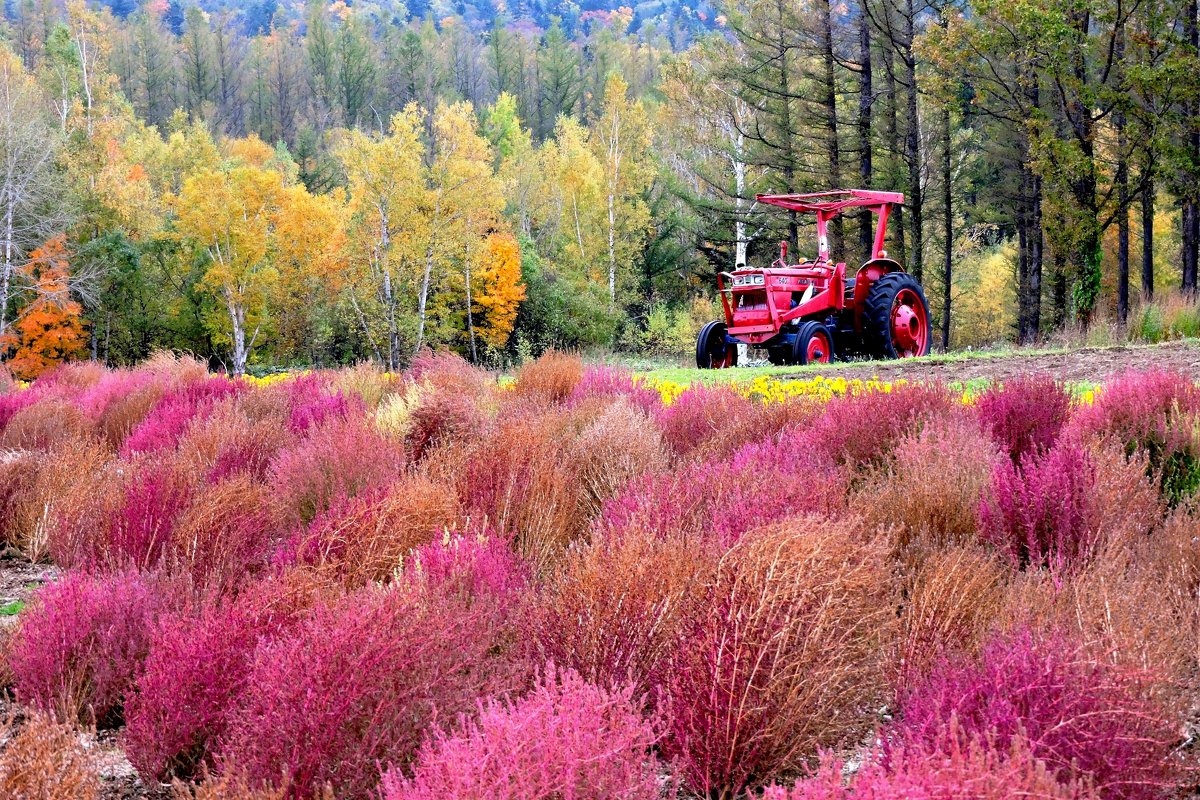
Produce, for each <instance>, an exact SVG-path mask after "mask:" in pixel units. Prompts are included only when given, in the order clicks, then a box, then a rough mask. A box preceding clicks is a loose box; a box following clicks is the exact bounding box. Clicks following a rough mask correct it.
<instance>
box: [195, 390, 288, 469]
mask: <svg viewBox="0 0 1200 800" xmlns="http://www.w3.org/2000/svg"><path fill="white" fill-rule="evenodd" d="M293 441H294V437H293V436H292V435H291V433H290V432H289V431H288V429H287V427H286V426H285V425H283V424H270V423H264V422H262V421H258V420H255V419H253V418H251V416H250V415H249V414H248V413H247V411H246V409H245V408H244V407H243V405H242V403H241V402H240V398H239V399H238V400H227V401H224V402H222V403H221V404H220V405H218V406H217V407H216V408H215V409H214V410H213V412H212V414H211V415H209V416H207V417H201V418H198V419H196V420H195V421H194V422H193V423H192V424H191V425H190V426H189V427H188V429H187V432H186V433H185V434H184V435H183V436H182V437H181V438H180V440H179V459H180V461H181V462H182V463H183V464H185V465H186V469H187V470H188V471H189V472H190V473H191V474H193V475H196V476H208V478H209V479H210V480H219V479H221V478H223V477H226V476H229V475H233V474H237V473H244V474H246V475H249V476H251V477H254V478H262V477H264V476H265V475H266V473H267V468H268V467H269V466H270V463H271V460H272V459H273V458H274V457H275V456H276V454H278V453H279V451H281V450H282V449H283V448H284V447H286V446H287V445H288V444H290V443H292V442H293Z"/></svg>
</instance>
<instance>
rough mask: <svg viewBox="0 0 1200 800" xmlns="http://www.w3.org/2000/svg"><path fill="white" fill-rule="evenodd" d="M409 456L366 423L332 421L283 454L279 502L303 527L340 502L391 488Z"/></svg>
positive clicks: (275, 470)
mask: <svg viewBox="0 0 1200 800" xmlns="http://www.w3.org/2000/svg"><path fill="white" fill-rule="evenodd" d="M403 468H404V451H403V449H402V448H401V447H400V446H399V445H398V444H397V443H396V442H395V441H393V440H391V439H389V438H387V437H385V436H383V435H381V434H379V433H377V432H376V431H375V430H374V429H373V428H371V427H369V426H368V425H367V424H366V423H365V422H364V421H363V420H358V419H345V420H336V419H335V420H333V421H331V422H329V423H327V424H325V425H322V426H321V427H319V428H316V429H314V430H312V431H311V432H310V433H309V435H308V438H306V439H304V440H303V441H301V442H299V443H297V444H295V445H294V446H292V447H291V448H288V449H286V450H284V451H282V452H281V453H279V454H278V455H277V456H276V457H275V459H274V461H273V462H272V464H271V482H272V485H273V486H274V488H275V490H276V492H277V495H278V497H279V501H280V503H281V504H282V506H283V507H284V508H285V509H288V510H289V511H290V513H291V514H292V515H293V516H294V517H295V518H296V519H297V520H299V521H302V522H305V523H307V522H310V521H312V519H313V518H314V517H315V516H316V515H317V514H319V513H321V512H322V511H324V510H325V509H327V508H329V506H330V504H331V503H332V502H333V501H335V500H337V499H338V498H344V497H353V496H354V495H356V494H358V493H359V492H361V491H363V490H364V489H370V488H373V487H381V486H386V485H387V484H389V483H391V482H392V481H394V480H396V478H398V477H399V476H400V473H401V471H402V470H403Z"/></svg>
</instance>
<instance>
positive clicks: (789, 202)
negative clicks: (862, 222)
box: [757, 189, 904, 217]
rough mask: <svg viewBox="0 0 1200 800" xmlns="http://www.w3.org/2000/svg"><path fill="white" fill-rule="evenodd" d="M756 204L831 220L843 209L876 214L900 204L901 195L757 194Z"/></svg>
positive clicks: (840, 191) (841, 191) (862, 191)
mask: <svg viewBox="0 0 1200 800" xmlns="http://www.w3.org/2000/svg"><path fill="white" fill-rule="evenodd" d="M757 200H758V202H760V203H766V204H768V205H772V206H779V207H780V208H786V209H788V210H789V211H799V212H801V213H805V214H817V213H820V214H821V215H822V216H823V217H834V216H837V215H838V214H839V213H840V212H841V211H842V209H845V208H870V209H871V210H872V211H875V212H876V213H878V212H879V210H880V209H881V207H883V206H889V207H890V206H892V205H898V204H902V203H903V202H904V195H903V194H901V193H900V192H873V191H870V190H867V189H832V190H830V191H827V192H813V193H811V194H760V195H758V196H757Z"/></svg>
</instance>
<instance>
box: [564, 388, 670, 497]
mask: <svg viewBox="0 0 1200 800" xmlns="http://www.w3.org/2000/svg"><path fill="white" fill-rule="evenodd" d="M564 457H565V459H566V460H568V461H570V463H571V470H572V472H574V474H575V479H576V480H577V481H578V482H579V485H580V489H581V492H580V496H579V499H580V502H581V504H582V508H581V510H582V512H583V514H584V516H585V517H587V518H588V519H592V518H594V517H595V516H596V515H598V514H599V513H600V509H601V507H602V506H603V505H604V503H605V502H606V501H607V500H609V499H611V498H613V497H616V496H617V494H618V493H619V492H620V491H621V490H622V489H624V488H625V485H626V484H627V483H629V481H630V480H631V479H632V478H635V477H637V476H638V475H643V474H645V473H648V472H656V471H663V470H666V469H667V466H668V456H667V451H666V448H665V447H664V446H663V442H662V437H661V436H660V435H659V433H658V429H657V428H655V426H654V423H653V421H652V420H650V419H649V418H648V417H647V416H646V415H645V414H643V413H642V412H641V411H639V410H638V409H637V408H636V407H634V406H633V405H631V404H630V403H628V402H627V401H624V400H617V401H616V402H612V403H609V404H608V405H607V406H606V407H605V408H604V409H603V410H602V411H601V412H600V413H599V414H598V415H597V416H596V418H595V419H593V420H592V421H591V422H590V423H588V424H587V425H585V427H584V428H583V430H582V431H581V432H580V433H579V435H578V437H577V438H575V439H573V440H571V441H570V442H569V443H568V444H567V447H566V453H565V456H564Z"/></svg>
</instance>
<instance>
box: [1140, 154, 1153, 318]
mask: <svg viewBox="0 0 1200 800" xmlns="http://www.w3.org/2000/svg"><path fill="white" fill-rule="evenodd" d="M1141 183H1142V301H1143V302H1146V303H1149V302H1150V301H1151V300H1153V299H1154V167H1153V165H1152V164H1151V163H1150V159H1149V157H1147V159H1146V163H1145V164H1144V165H1142V179H1141Z"/></svg>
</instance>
